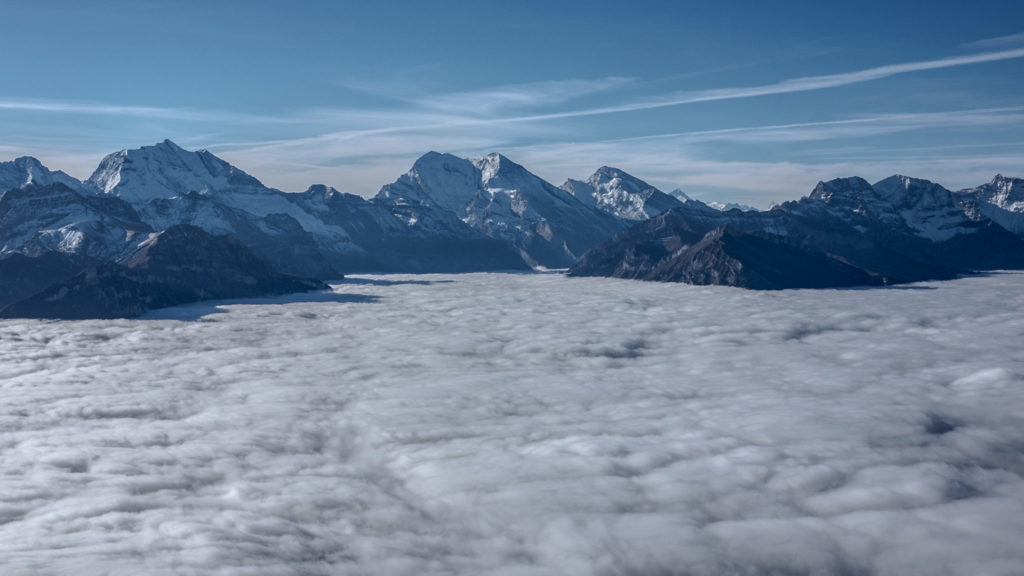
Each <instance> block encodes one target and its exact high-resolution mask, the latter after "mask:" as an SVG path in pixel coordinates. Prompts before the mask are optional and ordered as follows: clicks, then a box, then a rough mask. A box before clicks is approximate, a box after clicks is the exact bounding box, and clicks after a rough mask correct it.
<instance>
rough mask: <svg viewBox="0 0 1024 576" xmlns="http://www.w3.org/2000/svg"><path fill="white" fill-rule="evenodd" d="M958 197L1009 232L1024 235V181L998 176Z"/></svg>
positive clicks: (963, 192)
mask: <svg viewBox="0 0 1024 576" xmlns="http://www.w3.org/2000/svg"><path fill="white" fill-rule="evenodd" d="M956 195H957V198H959V199H961V201H963V202H965V203H967V204H969V207H970V208H973V209H976V210H978V211H979V212H981V213H982V214H984V215H985V216H986V217H988V218H991V219H992V220H994V221H996V222H998V223H999V224H1000V225H1001V226H1003V227H1004V228H1006V229H1007V230H1010V231H1011V232H1014V233H1016V234H1024V179H1021V178H1010V177H1007V176H1003V175H1002V174H997V175H996V177H995V178H993V179H992V181H991V182H989V183H987V184H982V185H981V186H978V187H976V188H968V189H966V190H960V191H959V192H957V193H956Z"/></svg>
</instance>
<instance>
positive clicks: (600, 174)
mask: <svg viewBox="0 0 1024 576" xmlns="http://www.w3.org/2000/svg"><path fill="white" fill-rule="evenodd" d="M562 189H563V190H566V191H568V192H569V193H570V194H572V195H573V196H575V197H576V198H579V199H580V200H581V201H583V202H585V203H587V204H590V205H593V206H596V207H597V208H598V209H600V210H603V211H605V212H608V213H609V214H613V215H615V216H618V217H619V218H623V219H626V220H634V221H635V220H646V219H647V218H650V217H651V216H655V215H657V214H660V213H662V212H664V211H665V210H669V209H671V208H678V207H680V206H682V205H683V202H685V200H688V199H689V198H685V199H682V200H680V199H678V198H676V197H674V196H672V195H669V194H665V193H664V192H662V191H661V190H658V189H657V188H655V187H654V186H651V185H650V184H648V183H647V182H644V181H643V180H641V179H639V178H637V177H635V176H633V175H631V174H628V173H626V172H624V171H622V170H619V169H618V168H612V167H610V166H602V167H600V168H598V169H597V171H596V172H594V174H593V175H591V176H590V178H587V180H586V181H585V182H584V181H580V180H572V179H569V180H567V181H566V182H565V183H564V184H562Z"/></svg>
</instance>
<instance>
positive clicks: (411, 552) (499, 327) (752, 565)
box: [0, 273, 1024, 576]
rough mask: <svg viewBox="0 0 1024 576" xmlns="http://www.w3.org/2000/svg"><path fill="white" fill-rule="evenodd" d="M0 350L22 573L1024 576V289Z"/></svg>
mask: <svg viewBox="0 0 1024 576" xmlns="http://www.w3.org/2000/svg"><path fill="white" fill-rule="evenodd" d="M334 290H335V293H334V294H318V295H311V296H292V297H288V298H281V299H276V300H264V301H251V302H235V303H222V304H220V305H211V304H198V305H193V306H187V307H181V308H176V309H169V310H165V311H158V312H156V313H153V314H151V315H150V317H149V318H147V319H144V320H117V321H83V322H41V321H30V320H20V321H19V320H7V321H2V322H0V573H2V574H4V575H23V574H24V575H27V574H33V575H35V574H41V575H46V574H54V575H57V574H59V575H63V574H76V575H77V574H112V575H137V574H154V575H165V574H239V575H242V574H246V575H248V574H251V575H257V574H258V575H300V574H301V575H334V574H357V575H361V574H366V575H371V574H372V575H391V574H394V575H423V574H427V575H429V574H467V575H477V574H487V575H503V576H513V575H514V576H539V575H552V576H553V575H567V574H572V575H602V576H603V575H645V576H658V575H670V574H678V575H684V574H685V575H712V574H736V575H757V574H774V575H796V574H808V575H811V574H821V575H832V574H842V575H860V574H880V575H882V574H884V575H913V574H921V575H929V576H934V575H942V574H962V575H974V574H990V575H991V574H1007V575H1009V574H1021V573H1024V546H1022V545H1021V542H1024V347H1022V346H1021V343H1022V342H1024V274H1015V273H1007V274H995V275H990V276H979V277H970V278H964V279H961V280H956V281H951V282H945V283H926V284H916V285H911V286H904V287H892V288H886V289H863V290H857V289H854V290H822V291H783V292H752V291H744V290H738V289H732V288H723V287H695V286H686V285H678V284H652V283H642V282H634V281H628V280H627V281H624V280H609V279H589V278H580V279H574V278H565V277H563V276H560V275H555V274H518V275H517V274H504V275H503V274H475V275H460V276H387V277H363V278H356V279H350V280H348V281H346V282H342V283H340V284H337V285H335V286H334Z"/></svg>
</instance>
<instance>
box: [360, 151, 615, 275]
mask: <svg viewBox="0 0 1024 576" xmlns="http://www.w3.org/2000/svg"><path fill="white" fill-rule="evenodd" d="M374 201H375V202H376V203H379V204H381V205H385V206H388V207H389V208H390V209H391V210H392V211H393V213H395V214H396V215H401V216H402V217H403V218H405V219H406V221H407V222H409V223H410V224H411V225H418V226H423V227H428V228H429V227H432V226H436V225H438V224H439V223H442V222H444V220H445V219H446V218H449V215H454V216H455V217H456V218H457V219H459V220H461V221H462V222H465V223H466V224H468V225H469V226H470V227H472V228H473V229H475V230H477V231H478V232H481V233H482V234H484V235H486V236H488V237H490V238H494V239H498V240H502V241H505V242H507V243H508V244H509V245H511V246H512V247H514V248H515V249H516V250H518V251H519V253H520V254H521V255H522V258H523V259H524V260H526V261H527V262H528V263H530V264H532V265H539V266H545V267H549V268H560V267H567V266H569V265H570V264H572V262H574V261H575V260H576V258H578V257H579V255H581V254H583V252H585V251H586V250H587V249H589V248H590V247H591V246H593V245H595V244H596V243H598V242H600V241H602V240H604V239H605V238H608V237H609V236H611V235H612V234H614V233H615V232H617V231H619V230H621V229H622V228H623V227H624V226H625V224H624V222H623V221H622V220H621V219H619V218H616V217H614V216H611V215H609V214H607V213H604V212H602V211H600V210H598V209H596V208H595V207H593V206H588V205H586V204H584V203H583V202H581V201H580V200H578V199H577V198H576V197H574V196H573V195H572V194H570V193H568V192H567V191H565V190H562V189H559V188H556V187H555V186H553V185H551V184H550V183H548V182H546V181H544V180H542V179H541V178H539V177H537V176H536V175H534V174H532V173H530V172H529V171H528V170H526V169H525V168H523V167H522V166H520V165H519V164H516V163H515V162H512V161H511V160H509V159H508V158H506V157H504V156H502V155H500V154H490V155H488V156H485V157H483V158H480V159H478V160H473V161H471V160H465V159H462V158H458V157H455V156H452V155H450V154H439V153H437V152H430V153H428V154H425V155H423V156H422V157H421V158H420V159H419V160H417V161H416V163H415V164H414V165H413V167H412V169H411V170H410V171H409V172H407V173H406V174H404V175H402V176H401V177H399V178H398V180H396V181H395V182H393V183H392V184H388V185H386V186H384V187H383V188H381V190H380V192H378V194H377V196H376V197H375V199H374ZM448 225H449V226H450V225H451V223H449V224H448Z"/></svg>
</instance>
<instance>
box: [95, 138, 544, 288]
mask: <svg viewBox="0 0 1024 576" xmlns="http://www.w3.org/2000/svg"><path fill="white" fill-rule="evenodd" d="M87 183H88V185H90V186H92V187H94V188H95V189H97V190H99V191H100V192H101V194H102V195H106V196H114V197H117V198H120V199H122V200H126V201H128V202H129V203H130V204H131V205H132V206H133V207H134V208H135V209H136V210H137V211H138V213H139V215H140V217H141V219H142V220H143V221H145V222H146V223H147V224H148V225H150V226H151V227H152V228H153V229H155V230H162V229H164V228H167V227H169V226H173V225H176V224H191V225H194V226H198V227H200V228H203V229H204V230H206V231H207V232H210V233H212V234H228V235H231V236H233V237H234V238H236V239H238V240H239V241H240V242H242V243H243V244H245V245H246V246H248V247H249V248H251V249H252V250H253V251H255V252H256V253H257V254H259V255H260V256H261V257H263V258H265V259H266V260H267V261H269V262H270V263H271V264H272V265H274V266H275V267H276V268H277V269H279V270H281V271H284V272H287V273H291V274H298V275H306V276H314V277H319V278H331V277H339V276H341V275H342V274H344V273H349V272H358V271H379V272H388V271H392V272H467V271H477V270H493V269H523V268H526V264H525V263H524V262H523V261H522V259H521V258H519V256H518V255H517V254H516V252H515V251H514V250H513V249H511V248H510V247H509V246H507V245H505V244H503V243H499V242H494V241H493V240H491V239H489V238H488V237H486V236H485V235H483V234H481V233H478V232H475V231H474V230H473V229H472V228H471V227H469V226H468V225H466V224H464V223H462V222H459V221H452V220H453V219H452V218H450V217H439V218H434V219H433V222H434V223H435V224H436V226H434V227H433V228H430V229H429V230H428V229H426V228H425V227H424V226H419V227H416V226H413V225H411V224H410V222H409V221H408V219H406V218H403V217H402V215H401V214H399V213H398V212H399V211H398V210H395V209H393V207H390V206H385V205H381V204H380V203H376V202H369V201H367V200H365V199H363V198H361V197H359V196H355V195H351V194H341V193H340V192H338V191H336V190H334V189H333V188H328V187H326V186H313V187H311V188H310V189H309V190H307V191H306V192H305V193H301V194H290V193H285V192H282V191H280V190H276V189H273V188H269V187H266V186H264V185H263V184H262V183H261V182H260V181H259V180H257V179H256V178H254V177H252V176H250V175H249V174H247V173H245V172H243V171H242V170H240V169H238V168H236V167H234V166H232V165H231V164H229V163H227V162H225V161H223V160H221V159H220V158H218V157H216V156H214V155H213V154H211V153H209V152H207V151H205V150H200V151H198V152H189V151H187V150H184V149H182V148H180V147H179V146H177V145H176V144H174V143H173V142H171V141H170V140H165V141H164V142H162V143H160V144H157V145H154V146H144V147H142V148H140V149H137V150H122V151H120V152H117V153H114V154H111V155H109V156H107V157H106V158H104V159H103V161H102V162H101V163H100V166H99V168H97V169H96V171H95V172H94V173H93V175H92V176H91V177H90V178H89V180H88V181H87ZM452 246H462V247H464V248H465V250H464V251H460V250H452V249H451V247H452Z"/></svg>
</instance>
